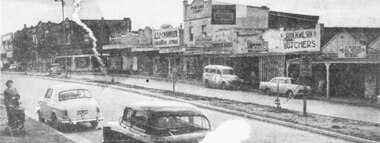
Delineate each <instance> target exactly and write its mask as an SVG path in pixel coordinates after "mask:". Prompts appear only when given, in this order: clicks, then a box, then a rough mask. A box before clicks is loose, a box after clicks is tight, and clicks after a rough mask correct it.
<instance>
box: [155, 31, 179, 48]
mask: <svg viewBox="0 0 380 143" xmlns="http://www.w3.org/2000/svg"><path fill="white" fill-rule="evenodd" d="M153 46H154V47H170V46H179V29H178V28H170V29H160V30H154V31H153Z"/></svg>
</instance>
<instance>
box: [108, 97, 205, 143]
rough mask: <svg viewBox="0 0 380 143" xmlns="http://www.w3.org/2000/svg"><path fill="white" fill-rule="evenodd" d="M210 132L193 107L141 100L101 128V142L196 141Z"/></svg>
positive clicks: (162, 142)
mask: <svg viewBox="0 0 380 143" xmlns="http://www.w3.org/2000/svg"><path fill="white" fill-rule="evenodd" d="M210 131H211V127H210V122H209V120H208V118H207V117H206V116H205V115H204V114H203V113H202V112H201V111H200V110H199V109H198V108H197V107H195V106H193V105H190V104H186V103H180V102H173V101H141V102H136V103H133V104H131V105H127V106H126V107H125V108H124V111H123V115H122V116H121V117H120V119H119V121H113V122H108V123H107V125H106V126H104V127H103V138H104V142H105V143H110V142H111V143H113V142H133V143H136V142H137V143H140V142H142V143H164V142H165V143H166V142H173V143H174V142H176V143H177V142H178V143H180V142H190V143H197V142H200V141H201V140H202V139H203V138H204V137H205V136H206V133H208V132H210Z"/></svg>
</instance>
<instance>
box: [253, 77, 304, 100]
mask: <svg viewBox="0 0 380 143" xmlns="http://www.w3.org/2000/svg"><path fill="white" fill-rule="evenodd" d="M259 89H260V90H262V91H264V93H265V94H268V95H272V94H274V93H276V92H277V90H278V92H279V94H281V95H286V96H288V97H290V98H291V97H294V98H297V97H301V96H302V95H303V93H306V94H308V93H310V92H311V88H310V86H306V90H304V87H303V86H302V85H301V84H298V83H297V81H296V80H295V79H294V78H291V77H274V78H273V79H272V80H270V81H269V82H260V87H259Z"/></svg>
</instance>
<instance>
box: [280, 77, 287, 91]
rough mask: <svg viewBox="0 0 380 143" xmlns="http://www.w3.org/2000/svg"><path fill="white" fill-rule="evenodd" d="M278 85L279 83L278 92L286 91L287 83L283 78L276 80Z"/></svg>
mask: <svg viewBox="0 0 380 143" xmlns="http://www.w3.org/2000/svg"><path fill="white" fill-rule="evenodd" d="M278 85H279V92H280V93H286V91H288V90H287V87H288V86H287V83H286V82H285V79H279V80H278Z"/></svg>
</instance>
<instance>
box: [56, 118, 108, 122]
mask: <svg viewBox="0 0 380 143" xmlns="http://www.w3.org/2000/svg"><path fill="white" fill-rule="evenodd" d="M91 121H103V117H97V118H91V119H81V120H71V119H64V120H61V123H64V124H76V123H83V122H91Z"/></svg>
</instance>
